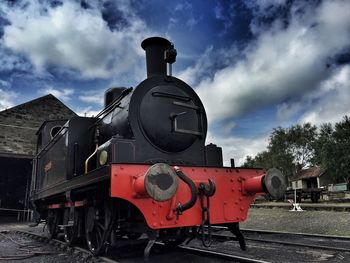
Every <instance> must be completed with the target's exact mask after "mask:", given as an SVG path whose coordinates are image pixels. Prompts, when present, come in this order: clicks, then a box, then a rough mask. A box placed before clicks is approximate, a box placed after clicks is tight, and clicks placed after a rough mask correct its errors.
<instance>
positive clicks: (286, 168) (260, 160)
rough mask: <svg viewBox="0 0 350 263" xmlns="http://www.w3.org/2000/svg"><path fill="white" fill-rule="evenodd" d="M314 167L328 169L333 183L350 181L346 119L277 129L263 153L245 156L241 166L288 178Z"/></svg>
mask: <svg viewBox="0 0 350 263" xmlns="http://www.w3.org/2000/svg"><path fill="white" fill-rule="evenodd" d="M310 165H318V166H321V167H323V168H324V169H326V170H328V171H329V173H330V174H331V175H332V176H333V177H334V179H335V181H339V182H344V180H345V181H349V180H350V118H349V117H348V116H345V117H344V119H343V120H342V121H341V122H339V123H336V124H335V125H334V127H333V126H332V124H330V123H325V124H323V125H321V126H320V127H319V128H318V129H317V127H316V126H315V125H311V124H310V123H305V124H302V125H300V124H297V125H293V126H291V127H289V128H282V127H278V128H275V129H274V130H273V132H272V133H271V135H270V139H269V145H268V147H267V150H266V151H263V152H261V153H259V154H257V155H256V156H255V157H254V158H253V157H251V156H247V159H246V162H245V163H244V165H243V166H245V167H262V168H264V169H266V170H267V169H269V168H272V167H276V168H278V169H280V170H281V171H282V172H283V173H284V174H285V175H286V176H287V177H288V178H291V177H293V176H294V175H295V173H297V172H298V171H299V170H300V169H302V168H305V167H307V166H310Z"/></svg>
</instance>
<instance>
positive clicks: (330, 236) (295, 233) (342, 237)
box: [212, 226, 350, 242]
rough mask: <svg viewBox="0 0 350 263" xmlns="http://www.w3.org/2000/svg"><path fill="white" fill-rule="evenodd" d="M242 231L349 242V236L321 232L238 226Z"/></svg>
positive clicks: (223, 227)
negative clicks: (312, 232)
mask: <svg viewBox="0 0 350 263" xmlns="http://www.w3.org/2000/svg"><path fill="white" fill-rule="evenodd" d="M212 228H213V229H218V230H227V231H229V230H228V228H227V227H225V226H212ZM240 230H241V232H243V233H258V234H279V235H290V236H292V235H294V236H304V237H314V238H325V239H339V240H347V241H349V242H350V236H335V235H321V234H311V233H300V232H288V231H274V230H259V229H250V228H240Z"/></svg>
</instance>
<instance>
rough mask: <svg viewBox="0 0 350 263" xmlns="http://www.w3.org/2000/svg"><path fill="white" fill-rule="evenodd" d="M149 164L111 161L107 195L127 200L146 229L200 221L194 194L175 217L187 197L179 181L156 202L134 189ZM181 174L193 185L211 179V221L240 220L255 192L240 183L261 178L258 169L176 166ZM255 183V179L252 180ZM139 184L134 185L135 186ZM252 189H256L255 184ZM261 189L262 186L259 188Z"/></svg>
mask: <svg viewBox="0 0 350 263" xmlns="http://www.w3.org/2000/svg"><path fill="white" fill-rule="evenodd" d="M149 167H150V165H134V164H113V165H112V168H111V197H118V198H122V199H125V200H128V201H129V202H131V203H132V204H134V205H135V206H136V207H138V209H139V210H140V211H141V213H142V214H143V215H144V217H145V219H146V222H147V224H148V225H149V227H150V228H153V229H159V228H170V227H182V226H193V225H200V224H201V220H202V218H201V216H202V211H201V206H200V199H199V196H198V199H197V202H196V204H195V205H194V206H193V207H192V208H191V209H189V210H186V211H184V213H183V214H182V215H180V216H179V217H178V218H176V212H174V211H173V210H174V209H175V207H176V205H177V204H178V203H179V202H180V203H181V204H184V203H186V202H187V201H188V200H189V199H190V189H189V188H188V186H187V185H186V184H185V183H184V182H182V181H181V180H179V187H178V189H177V192H176V195H175V196H174V197H173V199H171V200H168V201H165V202H157V201H155V200H152V199H151V198H150V197H147V196H144V195H143V196H141V195H139V194H137V192H136V190H135V185H134V184H135V181H136V179H137V178H138V177H140V176H142V175H144V174H145V173H146V171H147V169H148V168H149ZM180 168H181V170H182V171H183V173H184V174H185V175H186V176H187V177H189V178H191V179H192V180H193V181H194V183H195V184H196V186H197V187H198V185H199V183H201V182H203V183H208V179H211V180H213V181H214V182H215V185H216V193H215V195H214V196H213V197H211V198H210V221H211V223H212V224H223V223H230V222H240V221H244V220H245V219H246V218H247V213H248V209H249V207H250V204H251V203H252V202H253V200H254V198H255V197H256V196H257V195H258V193H248V192H246V191H245V190H244V182H245V181H246V180H247V179H249V178H253V177H257V176H258V178H261V177H262V176H263V171H262V169H239V168H208V167H180ZM260 181H261V179H260ZM254 182H255V180H254ZM138 188H139V186H136V189H138ZM254 188H255V189H256V190H259V189H258V187H256V186H255V184H254ZM260 190H261V191H262V187H261V189H260Z"/></svg>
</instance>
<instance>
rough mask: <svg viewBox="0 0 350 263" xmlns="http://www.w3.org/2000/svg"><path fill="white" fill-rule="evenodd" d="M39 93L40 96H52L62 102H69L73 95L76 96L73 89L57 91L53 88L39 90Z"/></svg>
mask: <svg viewBox="0 0 350 263" xmlns="http://www.w3.org/2000/svg"><path fill="white" fill-rule="evenodd" d="M38 93H39V94H40V95H47V94H52V95H54V96H55V97H56V98H58V99H60V100H63V101H69V100H70V99H71V98H72V95H73V94H74V90H73V89H56V88H53V87H46V88H44V89H41V90H39V91H38Z"/></svg>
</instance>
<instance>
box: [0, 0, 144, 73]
mask: <svg viewBox="0 0 350 263" xmlns="http://www.w3.org/2000/svg"><path fill="white" fill-rule="evenodd" d="M118 7H119V9H120V10H119V11H121V14H123V15H125V16H129V18H130V23H129V24H128V25H127V26H125V27H124V28H118V29H114V30H113V31H111V30H110V28H109V27H108V25H107V23H106V22H105V21H104V20H103V19H102V16H101V11H100V10H99V9H97V8H89V9H82V8H81V7H80V5H79V3H78V2H76V1H65V2H64V4H63V5H61V6H57V7H54V8H52V7H50V6H44V7H43V6H42V5H41V4H39V3H38V2H37V1H33V2H31V3H30V4H29V5H28V6H27V7H26V8H25V9H22V8H17V9H16V8H15V9H14V8H12V9H10V8H7V9H6V10H5V12H6V14H7V19H8V20H9V21H10V22H11V24H10V25H8V26H6V27H5V29H4V36H3V43H4V45H5V46H6V47H7V48H9V49H11V50H13V51H15V52H19V53H22V54H24V55H25V56H27V57H28V58H29V59H30V61H31V62H32V63H33V64H34V65H35V67H36V68H37V69H38V70H41V71H42V70H44V69H45V67H46V66H47V65H57V66H61V67H66V68H71V69H74V70H77V71H79V72H80V73H81V76H82V77H83V78H97V77H101V78H108V77H111V76H115V75H117V74H122V73H125V72H128V71H135V70H136V69H135V68H137V67H138V65H139V64H140V62H139V56H141V55H143V51H142V50H141V48H140V43H141V41H142V39H143V38H144V37H145V36H146V35H148V34H149V33H150V32H149V30H148V29H147V28H146V25H145V24H144V22H143V21H142V20H141V19H139V18H138V17H137V16H135V15H132V13H131V11H130V9H128V8H127V4H126V3H122V2H121V3H120V5H118ZM4 8H6V6H4ZM44 8H46V9H47V12H45V11H44Z"/></svg>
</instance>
